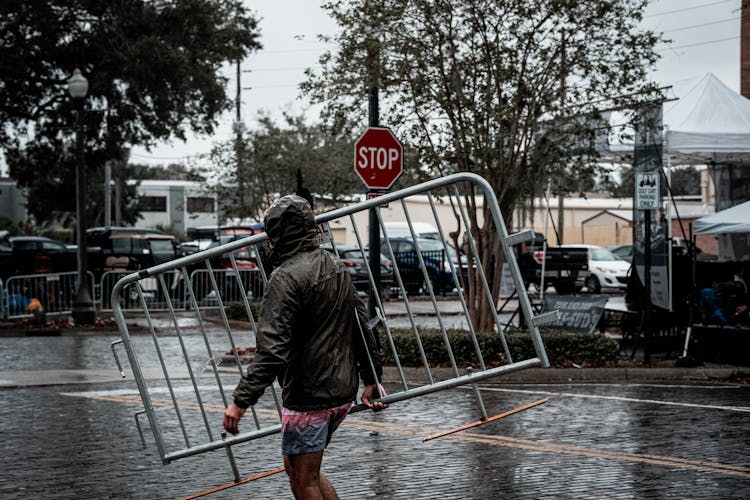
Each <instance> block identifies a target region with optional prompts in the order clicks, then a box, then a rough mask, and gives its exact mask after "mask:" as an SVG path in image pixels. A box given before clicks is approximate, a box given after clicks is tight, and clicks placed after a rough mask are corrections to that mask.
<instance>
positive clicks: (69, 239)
mask: <svg viewBox="0 0 750 500" xmlns="http://www.w3.org/2000/svg"><path fill="white" fill-rule="evenodd" d="M39 236H46V237H47V238H52V239H53V240H58V241H61V242H62V243H75V241H74V239H73V228H70V227H62V226H47V227H43V228H40V229H39Z"/></svg>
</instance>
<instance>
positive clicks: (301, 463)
mask: <svg viewBox="0 0 750 500" xmlns="http://www.w3.org/2000/svg"><path fill="white" fill-rule="evenodd" d="M322 461H323V452H322V451H318V452H315V453H303V454H301V455H289V456H285V457H284V467H285V468H286V473H287V475H288V476H289V483H290V485H291V487H292V493H294V498H296V499H298V500H300V499H304V500H318V499H322V500H338V498H339V497H338V495H337V494H336V490H334V489H333V486H332V485H331V483H330V482H329V481H328V479H326V478H325V476H323V475H322V474H321V473H320V464H321V462H322Z"/></svg>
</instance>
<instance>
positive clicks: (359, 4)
mask: <svg viewBox="0 0 750 500" xmlns="http://www.w3.org/2000/svg"><path fill="white" fill-rule="evenodd" d="M645 4H646V2H645V1H642V0H592V1H588V2H580V1H575V0H544V1H542V0H505V1H502V0H381V1H378V2H375V1H368V0H339V1H332V2H329V3H327V4H326V5H325V9H326V10H327V11H328V12H329V14H330V15H331V16H332V17H333V18H334V19H335V20H336V21H337V23H338V24H339V26H340V28H341V29H340V31H339V33H338V34H337V35H336V36H335V38H334V39H333V40H329V41H333V42H335V44H336V49H334V50H332V51H330V52H328V53H327V54H325V55H323V57H322V58H321V59H320V69H318V70H312V69H310V70H308V80H307V82H306V83H305V84H304V85H303V90H304V91H305V92H307V93H308V94H309V95H310V96H311V97H312V98H313V99H314V100H316V101H319V102H322V103H325V109H324V117H325V118H326V119H327V120H329V121H330V122H337V121H339V122H340V121H345V120H348V121H349V122H355V123H356V122H357V121H359V123H366V121H365V120H364V119H363V117H365V116H366V103H367V99H366V98H365V97H366V91H367V88H366V83H367V82H368V81H370V80H369V79H368V78H370V77H371V75H373V74H375V75H378V84H379V86H380V87H381V96H385V97H384V99H383V101H382V111H381V116H382V118H383V120H382V121H383V122H384V124H387V125H389V126H391V127H392V128H393V129H395V130H396V131H397V134H398V136H399V137H400V138H401V139H402V140H403V141H404V142H405V143H406V145H407V147H409V148H410V149H411V150H412V151H414V152H416V154H417V156H418V158H419V160H420V161H419V168H420V169H422V170H423V171H425V172H427V173H429V174H432V175H443V174H446V173H452V172H456V171H460V172H476V173H478V174H480V175H482V176H483V177H484V178H486V179H487V181H489V182H490V184H491V185H492V187H493V189H494V190H495V193H496V195H497V197H498V200H499V202H500V207H501V209H502V210H503V213H504V214H505V217H506V221H505V222H506V224H507V225H510V222H511V221H510V217H511V214H512V213H513V209H514V207H515V206H516V204H517V203H518V202H519V201H521V200H523V199H524V197H526V196H529V195H530V194H531V193H533V192H534V190H535V189H536V192H537V193H538V192H540V185H544V186H546V181H547V179H552V181H553V186H556V187H557V189H558V190H561V191H565V190H567V189H575V187H571V186H577V182H574V181H575V179H577V178H578V177H580V175H579V174H580V173H581V171H583V170H587V169H588V170H589V171H590V170H591V169H593V168H594V167H593V166H592V162H591V161H590V160H591V159H592V158H593V156H594V154H595V151H594V142H595V141H594V137H595V135H596V128H597V125H592V123H593V122H592V120H591V119H592V118H596V117H598V109H599V108H600V107H610V106H625V105H627V103H628V102H629V101H634V100H640V99H644V95H645V94H646V93H648V92H653V91H654V89H655V88H654V86H653V85H651V84H649V82H648V81H647V71H648V69H649V66H650V65H652V64H653V63H654V62H655V61H656V59H657V55H656V53H655V52H654V51H653V46H654V44H655V43H657V42H658V41H659V40H660V38H659V36H658V35H656V34H654V33H652V32H649V31H644V30H642V29H640V28H639V21H640V20H641V17H642V11H643V8H644V6H645ZM374 43H375V44H377V50H373V47H372V44H374ZM368 48H369V54H370V57H368ZM372 54H378V58H377V59H374V58H373V57H372ZM464 195H465V201H466V203H467V204H468V205H469V207H471V208H473V207H474V206H476V204H477V203H480V201H479V200H477V199H476V198H475V197H474V195H473V193H471V192H469V191H467V192H466V193H464ZM485 210H486V209H485ZM483 220H484V221H485V222H483V223H482V225H481V226H480V223H479V221H477V220H475V219H472V220H471V221H470V224H471V225H472V230H473V232H474V233H475V234H478V235H479V250H478V252H479V255H478V256H477V257H478V258H479V259H481V261H482V262H483V263H484V264H485V269H492V270H493V273H492V275H493V285H492V286H493V291H494V293H495V296H497V292H498V290H499V286H500V275H501V273H500V272H499V270H500V267H501V266H502V262H503V260H504V257H503V256H500V255H497V256H496V255H493V252H492V250H493V248H495V247H496V243H497V237H498V234H497V230H496V229H495V228H494V227H493V226H492V223H491V222H490V221H491V218H490V217H489V216H488V214H487V213H485V217H484V219H483ZM457 237H458V235H456V238H457ZM472 257H473V256H469V258H472ZM478 288H479V287H476V286H473V280H470V283H469V287H468V293H469V304H470V307H471V309H472V316H473V318H474V321H475V324H476V325H475V326H476V327H477V328H478V329H480V330H485V331H486V330H490V329H491V328H492V317H491V315H490V314H488V311H489V309H488V308H489V307H495V304H494V303H492V302H490V301H488V300H487V299H486V297H485V295H484V294H481V293H476V294H475V293H474V290H477V289H478Z"/></svg>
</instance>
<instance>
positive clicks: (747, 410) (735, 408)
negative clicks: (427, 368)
mask: <svg viewBox="0 0 750 500" xmlns="http://www.w3.org/2000/svg"><path fill="white" fill-rule="evenodd" d="M462 389H467V390H472V389H471V387H462ZM480 390H482V391H489V392H513V393H517V394H533V395H538V394H542V395H548V396H558V397H567V398H588V399H607V400H611V401H625V402H628V403H647V404H656V405H666V406H684V407H687V408H702V409H706V410H723V411H738V412H743V413H750V407H747V406H719V405H701V404H696V403H679V402H677V401H659V400H657V399H636V398H626V397H623V396H601V395H597V394H576V393H574V392H552V391H532V390H526V389H503V388H500V387H480Z"/></svg>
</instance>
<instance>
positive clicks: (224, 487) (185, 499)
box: [180, 467, 284, 500]
mask: <svg viewBox="0 0 750 500" xmlns="http://www.w3.org/2000/svg"><path fill="white" fill-rule="evenodd" d="M279 472H284V468H283V467H279V468H278V469H273V470H269V471H267V472H263V473H262V474H258V475H257V476H252V477H247V478H245V479H243V480H242V481H237V482H236V483H228V484H224V485H222V486H217V487H216V488H213V489H210V490H206V491H201V492H200V493H195V494H193V495H190V496H187V497H182V498H181V499H180V500H191V499H193V498H199V497H204V496H206V495H210V494H211V493H216V492H217V491H222V490H227V489H229V488H234V487H235V486H239V485H241V484H245V483H249V482H251V481H255V480H257V479H263V478H264V477H268V476H273V475H274V474H278V473H279Z"/></svg>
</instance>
